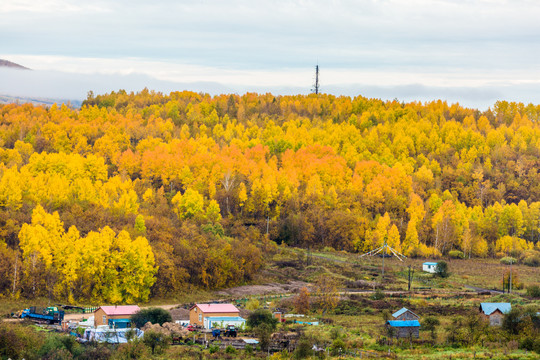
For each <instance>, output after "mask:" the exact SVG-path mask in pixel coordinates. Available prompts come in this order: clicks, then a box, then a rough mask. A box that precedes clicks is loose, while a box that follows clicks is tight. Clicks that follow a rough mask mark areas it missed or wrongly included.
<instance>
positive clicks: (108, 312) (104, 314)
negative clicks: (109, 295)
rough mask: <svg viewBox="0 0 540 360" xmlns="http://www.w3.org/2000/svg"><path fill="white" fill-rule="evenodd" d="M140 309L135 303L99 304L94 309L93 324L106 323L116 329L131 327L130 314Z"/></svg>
mask: <svg viewBox="0 0 540 360" xmlns="http://www.w3.org/2000/svg"><path fill="white" fill-rule="evenodd" d="M139 310H141V309H140V308H139V307H138V306H137V305H114V306H101V307H99V308H98V309H97V310H96V311H94V325H95V326H96V327H97V326H100V325H108V326H110V327H114V328H117V329H123V328H129V327H131V320H130V318H131V315H133V314H135V313H137V312H139Z"/></svg>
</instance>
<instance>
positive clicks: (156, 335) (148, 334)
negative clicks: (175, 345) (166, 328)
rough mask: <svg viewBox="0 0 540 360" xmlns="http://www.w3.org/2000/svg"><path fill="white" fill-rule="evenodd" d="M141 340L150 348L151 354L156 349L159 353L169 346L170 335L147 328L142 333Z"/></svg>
mask: <svg viewBox="0 0 540 360" xmlns="http://www.w3.org/2000/svg"><path fill="white" fill-rule="evenodd" d="M142 341H143V343H144V344H145V345H146V346H148V347H149V348H150V349H151V350H152V355H153V354H155V353H156V351H157V352H158V353H159V352H161V351H162V350H163V349H165V348H167V347H168V346H169V343H170V337H168V336H166V335H165V334H163V333H160V332H157V331H154V330H147V331H145V333H144V336H143V340H142Z"/></svg>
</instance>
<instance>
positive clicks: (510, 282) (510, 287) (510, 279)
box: [508, 258, 513, 294]
mask: <svg viewBox="0 0 540 360" xmlns="http://www.w3.org/2000/svg"><path fill="white" fill-rule="evenodd" d="M512 263H513V261H512V258H510V278H509V279H508V293H509V294H511V293H512Z"/></svg>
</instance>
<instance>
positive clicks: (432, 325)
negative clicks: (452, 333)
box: [422, 316, 441, 344]
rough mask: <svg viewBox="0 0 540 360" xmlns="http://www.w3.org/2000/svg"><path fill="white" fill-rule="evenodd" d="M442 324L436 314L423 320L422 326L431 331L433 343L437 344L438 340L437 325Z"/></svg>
mask: <svg viewBox="0 0 540 360" xmlns="http://www.w3.org/2000/svg"><path fill="white" fill-rule="evenodd" d="M440 324H441V322H440V321H439V319H437V318H436V317H434V316H428V317H426V318H425V319H424V320H423V321H422V328H423V329H424V330H426V331H429V332H430V336H431V343H432V344H435V342H436V341H437V327H438V326H439V325H440Z"/></svg>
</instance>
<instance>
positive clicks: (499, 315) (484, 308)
mask: <svg viewBox="0 0 540 360" xmlns="http://www.w3.org/2000/svg"><path fill="white" fill-rule="evenodd" d="M479 310H480V314H481V315H482V317H483V318H484V319H486V320H489V325H491V326H500V325H502V321H503V318H504V314H508V313H509V312H510V310H512V305H511V304H510V303H481V304H480V308H479Z"/></svg>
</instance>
